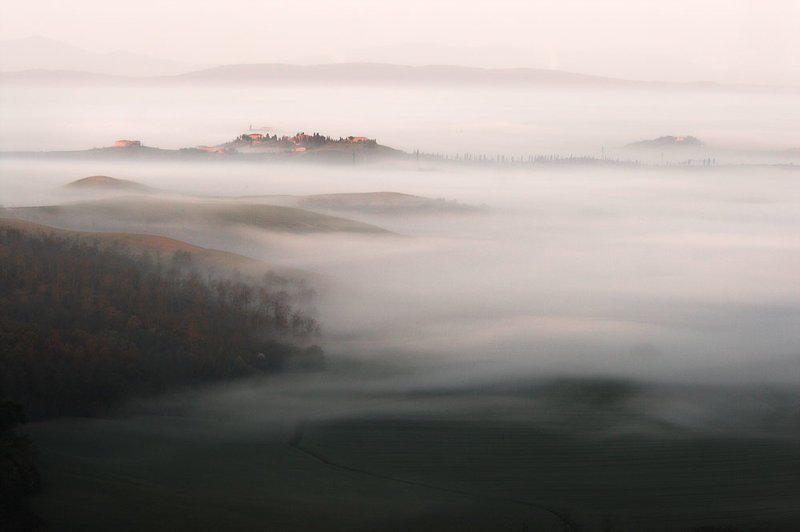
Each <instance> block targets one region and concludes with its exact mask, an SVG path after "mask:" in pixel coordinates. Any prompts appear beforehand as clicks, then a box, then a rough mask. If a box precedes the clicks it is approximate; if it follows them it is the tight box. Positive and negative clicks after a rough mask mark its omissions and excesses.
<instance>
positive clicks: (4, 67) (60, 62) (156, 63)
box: [0, 36, 197, 76]
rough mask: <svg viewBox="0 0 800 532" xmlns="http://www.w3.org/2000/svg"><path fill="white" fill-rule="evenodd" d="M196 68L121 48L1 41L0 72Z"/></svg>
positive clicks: (139, 72) (137, 72)
mask: <svg viewBox="0 0 800 532" xmlns="http://www.w3.org/2000/svg"><path fill="white" fill-rule="evenodd" d="M192 68H197V67H196V66H192V65H188V64H185V63H181V62H178V61H169V60H165V59H159V58H155V57H149V56H146V55H142V54H137V53H131V52H127V51H122V50H111V51H107V50H99V51H94V50H85V49H83V48H79V47H77V46H73V45H71V44H67V43H63V42H60V41H56V40H53V39H48V38H46V37H39V36H34V37H26V38H23V39H9V40H2V41H0V71H5V72H11V71H33V70H38V71H41V70H58V71H73V72H84V73H86V74H99V75H112V76H114V75H116V76H163V75H167V74H177V73H179V72H186V71H189V70H192Z"/></svg>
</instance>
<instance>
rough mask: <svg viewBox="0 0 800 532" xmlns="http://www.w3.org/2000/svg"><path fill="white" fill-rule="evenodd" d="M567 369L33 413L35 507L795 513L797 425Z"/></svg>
mask: <svg viewBox="0 0 800 532" xmlns="http://www.w3.org/2000/svg"><path fill="white" fill-rule="evenodd" d="M315 386H316V385H315ZM569 386H570V393H567V394H566V395H564V394H562V396H561V397H560V398H559V399H557V400H556V401H553V400H549V399H548V400H546V401H544V402H542V397H543V396H548V397H550V398H551V399H552V396H553V391H552V390H550V389H549V388H546V387H545V388H541V389H538V390H539V391H537V392H536V393H534V394H533V396H535V397H533V398H532V394H531V393H530V392H529V391H524V390H512V391H508V390H505V391H502V393H500V392H493V391H491V390H488V391H487V390H472V391H469V390H461V391H459V392H458V393H455V394H452V393H449V394H445V395H443V396H442V395H439V396H435V395H430V394H427V393H423V394H418V395H413V394H412V395H411V396H409V395H408V394H402V396H400V395H398V396H396V397H390V396H388V395H387V396H384V397H381V398H380V400H377V398H376V397H375V396H374V395H372V396H370V397H366V396H364V395H359V394H356V395H353V396H352V397H351V398H355V399H357V400H356V403H357V404H360V407H358V408H355V409H352V414H350V415H348V414H347V413H346V410H347V409H350V408H351V407H350V406H346V407H345V411H344V412H340V413H338V414H336V415H314V414H313V412H314V409H315V408H318V407H319V406H320V405H326V406H327V407H330V405H331V398H330V396H326V393H325V392H324V391H322V390H321V391H320V392H319V396H318V397H319V402H318V404H317V405H316V406H315V407H313V408H312V407H308V408H307V412H306V414H309V413H310V414H311V415H309V416H304V417H300V418H298V417H296V412H294V411H291V412H289V411H288V410H287V411H286V412H285V415H283V416H272V415H266V416H265V415H264V414H263V411H264V410H274V411H276V412H277V411H280V410H282V409H284V410H286V409H285V406H282V405H281V404H280V399H279V397H280V396H282V397H283V401H286V403H285V404H290V403H297V402H298V401H299V402H302V395H303V393H306V392H305V391H303V392H299V395H298V393H295V392H291V391H287V390H288V389H282V390H281V391H280V392H276V393H275V394H274V396H268V397H275V398H276V399H275V404H272V405H270V404H267V403H265V404H264V405H263V408H262V411H261V412H260V413H258V414H254V415H252V416H245V415H243V416H242V417H241V419H237V417H236V416H235V415H234V416H231V415H219V411H215V410H214V409H213V408H212V409H209V411H208V413H207V415H197V412H198V410H195V411H194V413H192V414H191V415H189V414H182V415H179V416H163V415H147V416H139V417H127V418H120V419H95V420H86V419H63V420H55V421H50V422H44V423H37V424H33V425H32V426H31V432H32V434H33V436H34V438H35V441H36V442H37V444H38V446H39V448H40V450H41V458H42V470H43V475H44V478H45V489H44V492H43V493H42V494H41V495H40V496H39V497H37V499H36V501H35V508H36V510H37V511H38V512H39V513H40V515H41V516H42V517H43V518H44V519H45V520H46V521H47V522H48V523H50V524H51V525H52V527H53V529H54V530H110V529H114V530H487V531H488V530H564V529H565V522H568V523H569V524H570V526H573V528H572V530H578V529H580V530H618V531H620V530H637V531H638V530H657V531H682V530H692V529H696V528H698V527H701V526H709V525H714V526H720V527H722V526H733V527H736V529H738V530H764V531H768V530H769V531H773V530H787V531H788V530H796V528H797V525H798V523H800V446H798V445H797V444H798V439H797V437H796V433H795V432H794V429H792V430H790V431H789V432H786V431H783V432H781V431H777V432H776V431H759V430H753V431H750V430H749V429H748V428H747V427H746V426H744V425H746V423H743V422H742V420H741V419H740V420H739V425H740V428H741V429H742V430H741V431H739V432H731V431H730V430H728V431H720V430H698V429H697V428H686V427H679V426H678V425H675V424H669V423H664V422H663V421H659V420H658V419H656V417H657V416H655V417H651V418H648V419H643V416H642V411H638V412H637V408H638V407H636V406H635V404H641V397H639V396H638V394H636V395H637V399H636V400H635V401H633V402H631V401H629V400H628V399H624V400H620V398H619V397H617V396H616V395H615V394H617V393H619V392H613V393H611V395H608V394H606V393H605V392H603V394H601V395H600V396H598V395H597V394H596V392H591V393H590V394H589V395H588V396H587V395H583V396H581V398H579V399H576V398H575V396H574V394H573V392H574V388H575V386H574V385H569ZM313 388H314V386H311V387H309V388H308V390H307V391H310V390H312V389H313ZM478 392H480V393H478ZM293 393H294V395H293V396H292V394H293ZM558 393H560V392H556V395H558ZM625 393H627V392H625ZM593 394H594V395H593ZM389 395H391V394H389ZM623 395H624V393H623ZM565 397H567V398H566V399H565ZM265 398H267V397H262V396H259V399H258V400H259V401H261V400H263V399H265ZM587 398H588V400H586V399H587ZM248 400H252V398H251V399H248ZM342 404H345V403H344V402H343V403H342ZM369 404H373V405H376V406H374V407H370V406H369ZM387 404H389V405H395V406H392V407H391V408H387V406H386V405H387ZM377 405H383V406H377ZM535 405H538V406H535ZM632 405H634V406H632ZM237 408H238V407H237ZM304 408H305V407H304ZM202 410H203V407H202V406H201V408H200V411H202ZM298 419H304V421H303V422H302V423H301V424H300V425H298V423H297V420H298ZM298 426H300V427H302V429H301V430H300V432H299V433H298ZM578 527H580V528H578Z"/></svg>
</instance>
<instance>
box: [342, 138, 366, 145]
mask: <svg viewBox="0 0 800 532" xmlns="http://www.w3.org/2000/svg"><path fill="white" fill-rule="evenodd" d="M347 142H349V143H350V144H361V143H363V142H369V139H368V138H367V137H347Z"/></svg>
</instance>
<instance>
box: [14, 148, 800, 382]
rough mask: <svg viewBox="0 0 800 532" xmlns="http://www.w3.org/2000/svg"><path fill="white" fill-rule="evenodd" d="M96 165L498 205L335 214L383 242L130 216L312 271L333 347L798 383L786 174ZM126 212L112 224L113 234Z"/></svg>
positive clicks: (251, 197) (294, 191)
mask: <svg viewBox="0 0 800 532" xmlns="http://www.w3.org/2000/svg"><path fill="white" fill-rule="evenodd" d="M98 164H99V163H88V162H84V163H81V162H70V163H65V162H63V161H62V162H59V163H55V162H31V161H25V162H24V163H23V162H18V161H14V160H8V159H6V160H3V162H2V172H3V175H4V191H5V192H4V197H3V203H4V204H5V205H6V206H20V205H30V204H39V205H42V204H48V203H51V204H52V203H62V202H69V201H76V200H79V199H86V198H85V196H81V195H78V194H76V193H75V192H73V191H67V190H64V189H62V188H60V186H61V185H62V184H64V183H66V182H68V181H71V180H72V179H75V178H78V177H81V176H86V175H91V174H95V173H100V170H101V169H100V168H99V167H98V166H97V165H98ZM102 173H104V174H109V175H114V176H116V177H120V178H125V179H131V180H134V181H137V182H139V183H142V184H145V185H147V186H149V187H153V188H155V189H159V190H161V191H163V192H162V193H161V194H151V195H147V196H146V197H148V198H153V201H156V200H157V201H162V200H165V201H167V200H168V201H181V202H184V201H189V202H200V203H202V202H208V201H219V200H220V199H225V198H228V199H227V200H226V201H232V202H245V203H248V204H253V203H259V202H264V203H270V202H275V201H276V200H275V198H270V197H269V196H274V195H287V194H288V195H307V194H317V193H339V192H371V191H384V190H391V191H397V192H403V193H410V194H418V195H421V196H426V197H430V198H444V199H447V200H455V201H458V202H459V203H461V204H464V205H485V208H482V209H476V210H467V211H464V212H458V213H440V214H437V213H428V214H419V213H407V214H400V215H398V214H397V213H395V214H392V215H382V214H380V213H374V212H358V211H357V210H354V211H353V212H343V211H336V212H333V211H330V212H327V214H331V215H335V216H337V217H344V218H350V219H353V220H357V221H361V222H367V223H369V224H373V225H375V226H378V227H381V228H384V229H386V230H388V231H390V232H391V234H385V235H382V234H355V233H349V232H316V231H315V230H314V229H309V231H308V232H306V233H303V234H296V233H293V232H282V231H281V230H280V228H278V229H277V230H270V228H269V227H266V228H263V229H262V228H257V227H249V226H244V225H241V226H233V228H231V227H226V228H224V229H223V228H222V227H220V228H219V230H218V231H216V230H215V228H214V226H213V225H202V224H201V225H197V224H195V223H192V224H191V225H181V222H180V220H177V221H175V222H173V223H169V224H165V225H163V226H158V225H152V224H142V225H137V224H135V223H132V222H130V220H128V221H125V222H124V223H123V225H124V224H128V227H130V230H131V231H134V232H148V231H153V232H158V233H159V234H164V233H167V234H166V236H171V237H174V238H179V239H186V240H188V241H189V242H191V243H192V244H196V245H201V246H206V247H212V248H220V249H224V250H226V251H233V252H236V253H241V254H244V255H247V256H250V257H253V258H257V259H261V260H263V261H265V262H266V263H268V264H270V265H275V266H279V267H285V268H294V269H300V270H305V271H309V272H313V273H315V274H318V275H319V276H320V277H319V279H320V280H319V286H318V292H319V297H318V300H317V309H318V312H319V319H320V322H321V323H322V327H323V331H324V343H325V345H326V349H327V350H328V352H329V353H330V356H331V357H337V356H347V357H358V358H366V359H376V358H391V359H393V360H403V359H404V357H409V360H411V359H415V358H418V357H422V358H425V357H442V358H444V359H446V360H448V361H449V362H453V361H458V362H459V363H461V364H464V365H466V366H471V367H475V368H481V371H489V372H491V373H493V374H496V375H500V374H508V375H511V374H515V373H516V372H519V371H524V372H531V373H533V374H537V375H541V374H542V373H546V374H564V373H567V374H604V375H609V376H637V377H643V378H648V379H668V380H675V379H677V380H685V379H690V380H701V381H707V380H723V381H744V382H762V381H780V382H787V381H788V382H796V380H797V378H798V375H800V373H798V372H797V369H798V367H797V366H798V352H797V346H798V345H800V336H799V335H800V333H798V331H799V330H800V328H799V327H798V325H800V304H799V303H798V302H799V301H800V297H799V296H800V289H798V284H797V282H796V281H797V273H796V272H797V271H800V246H799V244H800V240H798V238H800V237H798V233H797V231H796V228H797V227H798V223H799V222H800V215H799V214H798V213H799V212H800V209H798V207H799V206H800V205H798V203H800V189H798V187H797V186H796V183H795V181H796V180H797V177H798V175H797V171H796V170H795V169H794V168H791V167H788V168H786V167H784V168H775V167H707V168H694V169H691V168H688V169H679V168H652V167H651V168H647V167H639V168H615V167H610V168H609V167H606V168H598V167H590V166H587V167H571V168H548V167H535V168H523V169H504V168H500V167H498V168H497V169H492V168H489V169H487V168H476V167H469V166H466V167H460V166H457V165H432V164H417V163H410V162H409V163H402V164H400V163H397V164H392V163H389V164H386V165H380V164H373V165H364V166H353V167H350V166H345V167H324V166H312V165H308V166H306V165H289V166H281V165H274V164H265V165H249V164H233V165H217V164H212V165H196V166H195V165H189V164H166V165H164V164H161V165H151V164H131V163H121V162H117V163H114V164H107V163H104V167H103V168H102ZM187 195H188V196H190V197H188V196H187ZM240 196H248V197H247V198H243V199H242V198H240ZM320 212H323V213H325V212H326V211H320ZM120 223H122V222H116V221H114V220H109V224H111V226H113V229H114V230H120V229H121V226H120ZM66 225H69V223H66ZM78 225H80V224H78ZM237 227H238V229H237ZM77 228H81V227H77ZM95 229H97V228H96V227H95Z"/></svg>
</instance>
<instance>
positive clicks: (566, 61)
mask: <svg viewBox="0 0 800 532" xmlns="http://www.w3.org/2000/svg"><path fill="white" fill-rule="evenodd" d="M0 10H1V11H0V39H3V40H7V39H19V38H25V37H30V36H43V37H47V38H51V39H56V40H59V41H63V42H66V43H69V44H72V45H75V46H78V47H81V48H84V49H87V50H90V51H95V52H105V51H117V50H125V51H129V52H135V53H139V54H145V55H149V56H153V57H158V58H163V59H169V60H175V61H180V62H185V63H189V64H192V65H200V66H208V65H215V64H226V63H228V64H229V63H258V62H288V63H329V62H345V61H376V62H393V63H404V64H431V63H450V64H462V65H468V66H484V67H536V68H553V69H561V70H570V71H578V72H584V73H589V74H596V75H605V76H612V77H622V78H630V79H651V80H664V81H697V80H713V81H719V82H727V83H758V84H778V85H800V54H797V53H796V52H797V50H800V31H797V29H796V24H797V21H798V20H800V2H798V1H797V0H760V1H754V0H672V1H664V0H604V1H597V0H538V1H537V0H492V1H486V0H473V1H466V0H404V1H402V2H397V1H380V2H378V1H368V0H335V1H329V0H304V1H303V2H286V1H280V2H276V1H271V0H231V1H228V2H219V1H218V0H171V1H170V2H163V1H156V0H138V1H136V2H123V3H120V2H108V1H107V0H74V1H71V2H63V0H38V1H37V2H27V1H26V2H22V1H18V0H2V1H0Z"/></svg>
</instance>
